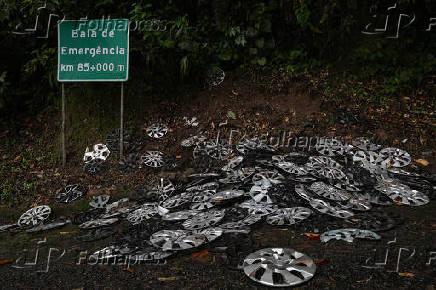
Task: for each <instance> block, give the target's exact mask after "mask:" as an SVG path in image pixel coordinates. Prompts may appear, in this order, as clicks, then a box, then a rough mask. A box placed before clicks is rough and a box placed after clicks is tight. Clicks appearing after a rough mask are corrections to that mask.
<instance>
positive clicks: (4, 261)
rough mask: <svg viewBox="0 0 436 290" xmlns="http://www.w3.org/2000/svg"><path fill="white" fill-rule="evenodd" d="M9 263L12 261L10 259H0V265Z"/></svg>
mask: <svg viewBox="0 0 436 290" xmlns="http://www.w3.org/2000/svg"><path fill="white" fill-rule="evenodd" d="M10 263H12V260H7V259H5V260H1V261H0V265H6V264H10Z"/></svg>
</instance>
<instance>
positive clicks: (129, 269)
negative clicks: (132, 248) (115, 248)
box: [121, 268, 135, 274]
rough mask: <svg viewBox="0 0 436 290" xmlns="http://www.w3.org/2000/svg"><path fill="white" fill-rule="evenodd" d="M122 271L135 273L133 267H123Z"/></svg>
mask: <svg viewBox="0 0 436 290" xmlns="http://www.w3.org/2000/svg"><path fill="white" fill-rule="evenodd" d="M121 270H122V271H126V272H129V273H130V274H135V270H133V269H131V268H123V269H121Z"/></svg>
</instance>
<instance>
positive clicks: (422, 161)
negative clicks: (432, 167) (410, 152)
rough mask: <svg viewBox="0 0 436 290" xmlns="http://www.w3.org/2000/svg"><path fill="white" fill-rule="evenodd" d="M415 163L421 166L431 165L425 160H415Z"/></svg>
mask: <svg viewBox="0 0 436 290" xmlns="http://www.w3.org/2000/svg"><path fill="white" fill-rule="evenodd" d="M415 162H416V163H419V164H421V165H422V166H424V167H425V166H428V165H429V164H430V163H429V162H428V161H427V160H425V159H417V160H415Z"/></svg>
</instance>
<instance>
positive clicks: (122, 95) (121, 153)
mask: <svg viewBox="0 0 436 290" xmlns="http://www.w3.org/2000/svg"><path fill="white" fill-rule="evenodd" d="M120 110H121V112H120V115H121V116H120V160H121V159H122V158H123V149H124V83H121V109H120Z"/></svg>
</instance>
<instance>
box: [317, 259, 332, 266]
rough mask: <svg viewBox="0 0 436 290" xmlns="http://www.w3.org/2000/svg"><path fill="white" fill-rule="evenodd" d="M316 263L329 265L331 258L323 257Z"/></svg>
mask: <svg viewBox="0 0 436 290" xmlns="http://www.w3.org/2000/svg"><path fill="white" fill-rule="evenodd" d="M316 264H317V265H328V264H330V259H322V260H321V261H319V262H318V263H316Z"/></svg>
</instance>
